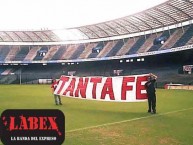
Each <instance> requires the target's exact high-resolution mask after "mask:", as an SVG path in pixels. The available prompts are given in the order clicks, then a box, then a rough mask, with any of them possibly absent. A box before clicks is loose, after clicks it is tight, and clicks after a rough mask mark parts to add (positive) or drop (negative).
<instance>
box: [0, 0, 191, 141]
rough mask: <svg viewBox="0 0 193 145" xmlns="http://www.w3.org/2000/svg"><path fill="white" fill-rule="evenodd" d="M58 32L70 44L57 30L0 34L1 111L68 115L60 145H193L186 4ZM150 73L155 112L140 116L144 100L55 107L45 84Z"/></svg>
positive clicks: (66, 101) (182, 0) (174, 0)
mask: <svg viewBox="0 0 193 145" xmlns="http://www.w3.org/2000/svg"><path fill="white" fill-rule="evenodd" d="M63 33H69V34H71V33H73V34H76V39H75V38H71V37H66V38H65V40H64V39H62V38H61V37H60V36H59V35H58V34H59V33H58V30H30V31H29V30H28V31H26V30H25V31H19V30H17V31H0V74H1V75H0V84H1V86H0V90H1V91H0V102H1V109H0V112H3V110H5V109H19V108H24V109H53V108H54V109H60V110H62V111H63V112H64V114H65V117H66V136H65V141H64V144H70V145H72V144H74V145H75V144H76V145H77V144H82V145H86V144H89V145H90V144H96V145H99V144H100V145H103V144H105V145H106V144H107V145H108V144H109V145H113V144H119V145H126V144H129V145H137V144H140V145H142V144H143V145H154V144H167V145H172V144H173V145H190V144H192V143H193V129H192V128H193V124H192V122H193V117H192V113H193V105H192V104H193V99H192V96H193V92H192V90H191V89H192V88H193V87H192V85H193V74H192V73H193V1H192V0H168V1H166V2H164V3H161V4H159V5H156V6H154V7H152V8H149V9H147V10H143V11H141V12H138V13H135V14H132V15H129V16H126V17H122V18H118V19H114V20H111V21H106V22H101V23H96V24H92V25H85V26H80V27H75V28H69V29H67V30H65V31H63ZM149 73H153V74H156V75H157V76H158V79H157V83H156V87H157V98H158V105H157V106H158V114H156V115H149V114H147V113H146V111H147V109H146V108H147V103H123V104H122V103H114V102H99V101H90V100H79V99H72V98H66V97H63V98H62V101H63V105H62V106H55V105H54V103H53V98H52V94H51V91H50V83H51V80H52V79H53V78H57V79H59V78H60V76H62V75H67V76H80V77H85V76H102V77H113V76H128V75H141V74H149ZM166 84H174V86H175V85H179V86H186V87H184V88H185V89H186V90H184V89H183V90H181V88H182V87H181V88H180V87H177V89H175V90H169V89H168V90H167V89H164V87H165V85H166ZM174 88H175V87H174ZM187 89H189V90H187ZM34 90H35V91H34ZM0 144H1V143H0Z"/></svg>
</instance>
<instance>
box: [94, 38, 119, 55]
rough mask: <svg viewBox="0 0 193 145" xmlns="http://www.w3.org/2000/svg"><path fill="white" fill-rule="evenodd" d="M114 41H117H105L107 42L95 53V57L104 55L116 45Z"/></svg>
mask: <svg viewBox="0 0 193 145" xmlns="http://www.w3.org/2000/svg"><path fill="white" fill-rule="evenodd" d="M116 43H117V40H115V41H109V42H107V44H106V45H105V46H104V48H103V49H102V50H101V51H100V53H99V54H98V55H97V57H105V56H106V54H107V53H108V52H109V51H110V50H111V49H112V48H113V47H114V46H115V45H116Z"/></svg>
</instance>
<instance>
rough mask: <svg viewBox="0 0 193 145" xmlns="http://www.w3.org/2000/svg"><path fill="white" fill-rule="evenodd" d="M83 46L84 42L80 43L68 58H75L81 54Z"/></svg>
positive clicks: (84, 45)
mask: <svg viewBox="0 0 193 145" xmlns="http://www.w3.org/2000/svg"><path fill="white" fill-rule="evenodd" d="M85 47H86V44H80V45H79V46H78V47H77V48H76V50H75V52H74V53H73V54H72V55H71V56H70V58H69V59H77V58H78V57H79V56H80V55H81V53H82V52H83V51H84V50H85Z"/></svg>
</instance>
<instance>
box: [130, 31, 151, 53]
mask: <svg viewBox="0 0 193 145" xmlns="http://www.w3.org/2000/svg"><path fill="white" fill-rule="evenodd" d="M149 36H150V35H147V36H146V38H145V36H140V38H139V39H138V40H137V41H136V42H135V44H134V45H133V46H132V47H131V49H130V50H129V51H128V52H127V53H126V55H129V54H135V53H136V52H137V51H138V50H139V48H140V47H141V46H142V45H143V44H144V43H145V40H146V39H147V38H148V37H149Z"/></svg>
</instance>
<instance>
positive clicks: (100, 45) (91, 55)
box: [88, 41, 106, 58]
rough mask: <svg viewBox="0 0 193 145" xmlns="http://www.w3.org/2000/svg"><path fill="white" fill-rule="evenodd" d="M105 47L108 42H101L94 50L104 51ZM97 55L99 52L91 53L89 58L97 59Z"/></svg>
mask: <svg viewBox="0 0 193 145" xmlns="http://www.w3.org/2000/svg"><path fill="white" fill-rule="evenodd" d="M105 45H106V42H103V41H101V42H99V43H98V44H97V46H96V47H94V48H101V50H102V49H103V48H104V46H105ZM94 48H92V49H94ZM97 55H98V53H97V52H95V53H91V54H90V55H89V56H88V58H95V57H97Z"/></svg>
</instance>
